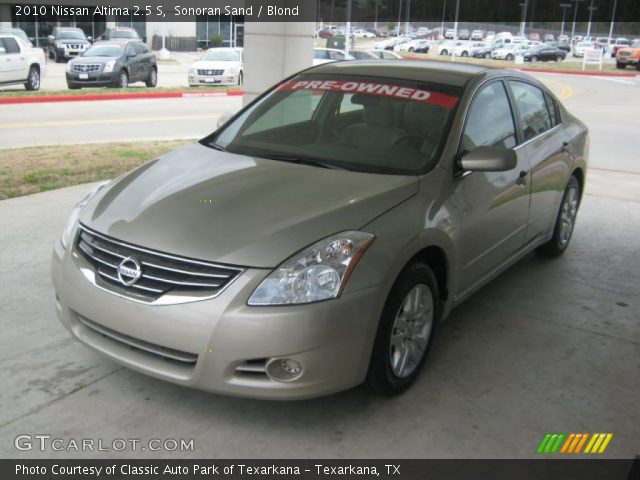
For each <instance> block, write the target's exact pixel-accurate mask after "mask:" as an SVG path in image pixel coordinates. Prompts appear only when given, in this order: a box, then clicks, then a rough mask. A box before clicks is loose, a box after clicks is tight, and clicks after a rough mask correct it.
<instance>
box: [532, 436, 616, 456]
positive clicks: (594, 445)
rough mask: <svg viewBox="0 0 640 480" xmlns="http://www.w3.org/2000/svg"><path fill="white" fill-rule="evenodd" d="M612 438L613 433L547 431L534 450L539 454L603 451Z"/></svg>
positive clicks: (574, 453)
mask: <svg viewBox="0 0 640 480" xmlns="http://www.w3.org/2000/svg"><path fill="white" fill-rule="evenodd" d="M612 438H613V433H594V434H590V433H575V432H574V433H547V434H545V436H544V437H543V439H542V441H541V442H540V444H539V445H538V448H537V450H536V451H537V453H539V454H549V453H551V454H553V453H561V454H568V455H571V454H573V455H576V454H579V453H604V451H605V450H606V449H607V446H608V445H609V442H611V439H612ZM585 444H586V447H585ZM583 447H584V450H583Z"/></svg>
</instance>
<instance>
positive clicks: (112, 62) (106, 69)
mask: <svg viewBox="0 0 640 480" xmlns="http://www.w3.org/2000/svg"><path fill="white" fill-rule="evenodd" d="M115 64H116V61H115V60H109V61H108V62H107V63H105V64H104V70H103V72H105V73H109V72H113V67H114V66H115Z"/></svg>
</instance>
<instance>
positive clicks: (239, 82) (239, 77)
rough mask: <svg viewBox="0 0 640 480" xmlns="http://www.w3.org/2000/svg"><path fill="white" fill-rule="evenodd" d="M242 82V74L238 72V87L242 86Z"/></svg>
mask: <svg viewBox="0 0 640 480" xmlns="http://www.w3.org/2000/svg"><path fill="white" fill-rule="evenodd" d="M243 80H244V79H243V78H242V72H240V73H239V74H238V85H242V81H243Z"/></svg>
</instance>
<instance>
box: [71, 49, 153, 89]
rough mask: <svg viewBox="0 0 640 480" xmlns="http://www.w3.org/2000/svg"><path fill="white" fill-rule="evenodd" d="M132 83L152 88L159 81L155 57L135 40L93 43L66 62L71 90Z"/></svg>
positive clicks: (121, 85) (120, 86) (124, 85)
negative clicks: (82, 52) (139, 83)
mask: <svg viewBox="0 0 640 480" xmlns="http://www.w3.org/2000/svg"><path fill="white" fill-rule="evenodd" d="M134 82H145V84H146V85H147V87H155V86H156V84H157V82H158V65H157V64H156V57H155V55H154V54H153V53H151V51H150V50H149V47H147V46H146V45H145V44H144V43H142V42H140V41H138V40H126V41H116V40H111V41H106V40H105V41H99V42H96V43H94V44H93V46H92V47H91V48H90V49H89V50H87V51H86V52H85V53H84V54H83V55H82V56H81V57H80V58H76V59H73V60H72V61H71V62H69V63H68V64H67V85H68V86H69V88H70V89H78V88H82V87H119V88H126V87H127V86H128V85H129V84H130V83H134Z"/></svg>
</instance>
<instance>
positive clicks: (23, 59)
mask: <svg viewBox="0 0 640 480" xmlns="http://www.w3.org/2000/svg"><path fill="white" fill-rule="evenodd" d="M45 71H46V60H45V58H44V51H43V50H42V49H40V48H33V47H31V46H30V45H28V44H27V43H26V42H25V41H24V40H22V39H21V38H18V37H16V36H14V35H8V34H0V85H13V84H20V83H22V84H24V86H25V88H26V89H27V90H38V89H39V88H40V79H41V78H42V76H43V75H44V74H45Z"/></svg>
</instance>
